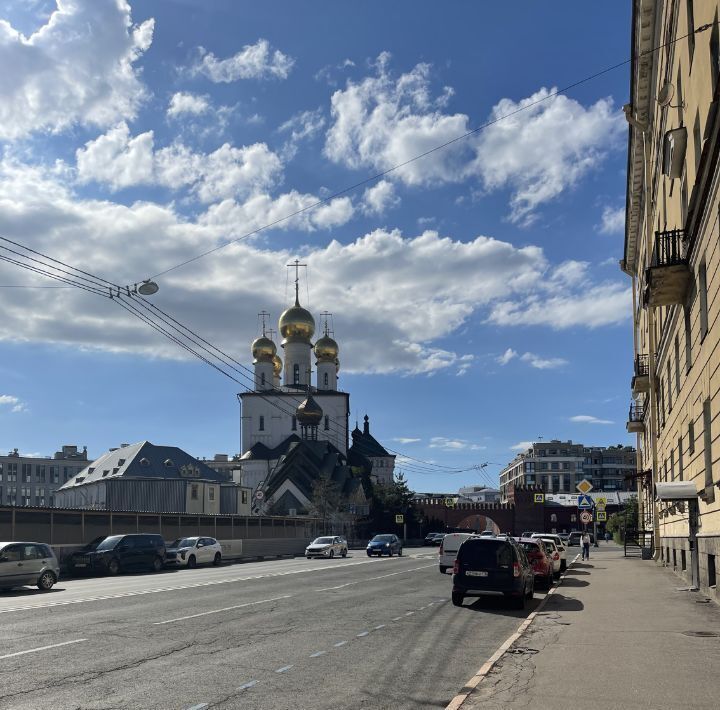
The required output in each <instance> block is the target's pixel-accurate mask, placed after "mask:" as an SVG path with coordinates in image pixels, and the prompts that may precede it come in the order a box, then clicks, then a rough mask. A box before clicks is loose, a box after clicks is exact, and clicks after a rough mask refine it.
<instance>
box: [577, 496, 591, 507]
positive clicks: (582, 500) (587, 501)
mask: <svg viewBox="0 0 720 710" xmlns="http://www.w3.org/2000/svg"><path fill="white" fill-rule="evenodd" d="M592 507H593V499H592V498H591V497H590V496H587V495H580V496H578V508H592Z"/></svg>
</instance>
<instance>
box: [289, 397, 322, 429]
mask: <svg viewBox="0 0 720 710" xmlns="http://www.w3.org/2000/svg"><path fill="white" fill-rule="evenodd" d="M295 416H296V418H297V420H298V421H299V422H300V424H302V425H303V426H318V424H320V422H321V421H322V418H323V410H322V408H321V407H320V405H319V404H318V403H317V402H316V401H315V400H314V399H313V397H312V395H310V394H309V395H308V396H307V399H305V400H304V401H302V402H300V404H299V405H298V408H297V409H296V410H295Z"/></svg>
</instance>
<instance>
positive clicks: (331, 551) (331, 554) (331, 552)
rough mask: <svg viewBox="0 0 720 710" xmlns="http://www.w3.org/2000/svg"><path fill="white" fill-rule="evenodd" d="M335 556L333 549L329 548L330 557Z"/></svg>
mask: <svg viewBox="0 0 720 710" xmlns="http://www.w3.org/2000/svg"><path fill="white" fill-rule="evenodd" d="M333 557H335V550H330V559H332V558H333Z"/></svg>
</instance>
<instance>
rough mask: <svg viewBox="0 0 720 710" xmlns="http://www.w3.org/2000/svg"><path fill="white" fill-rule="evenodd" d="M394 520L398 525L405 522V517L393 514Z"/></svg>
mask: <svg viewBox="0 0 720 710" xmlns="http://www.w3.org/2000/svg"><path fill="white" fill-rule="evenodd" d="M395 522H396V523H397V524H398V525H400V524H401V523H403V522H405V517H404V516H402V515H396V516H395Z"/></svg>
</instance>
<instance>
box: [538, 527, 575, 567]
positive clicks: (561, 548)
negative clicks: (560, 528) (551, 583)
mask: <svg viewBox="0 0 720 710" xmlns="http://www.w3.org/2000/svg"><path fill="white" fill-rule="evenodd" d="M532 537H539V538H540V539H542V540H552V541H553V542H554V543H555V547H557V550H558V552H559V553H560V571H561V572H564V571H565V570H566V569H567V547H566V546H565V543H564V542H563V539H562V538H561V537H560V535H552V534H550V533H533V534H532Z"/></svg>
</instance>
